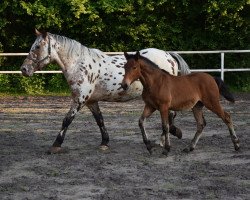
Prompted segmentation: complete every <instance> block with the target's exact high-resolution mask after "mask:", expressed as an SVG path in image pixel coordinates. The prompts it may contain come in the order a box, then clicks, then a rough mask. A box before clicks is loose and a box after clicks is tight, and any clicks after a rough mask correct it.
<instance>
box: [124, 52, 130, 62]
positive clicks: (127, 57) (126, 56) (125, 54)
mask: <svg viewBox="0 0 250 200" xmlns="http://www.w3.org/2000/svg"><path fill="white" fill-rule="evenodd" d="M124 56H125V58H126V60H128V59H129V55H128V53H127V52H124Z"/></svg>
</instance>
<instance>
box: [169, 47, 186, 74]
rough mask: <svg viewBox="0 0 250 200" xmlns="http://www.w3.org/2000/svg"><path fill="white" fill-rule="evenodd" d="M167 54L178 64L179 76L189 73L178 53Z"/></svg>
mask: <svg viewBox="0 0 250 200" xmlns="http://www.w3.org/2000/svg"><path fill="white" fill-rule="evenodd" d="M168 53H169V54H170V55H171V56H172V57H173V58H174V59H175V60H176V61H177V62H178V65H179V67H178V68H179V70H180V73H181V75H185V74H190V73H191V71H190V69H189V66H188V64H187V63H186V61H185V60H184V59H183V58H182V57H181V56H180V55H179V54H178V53H174V52H168Z"/></svg>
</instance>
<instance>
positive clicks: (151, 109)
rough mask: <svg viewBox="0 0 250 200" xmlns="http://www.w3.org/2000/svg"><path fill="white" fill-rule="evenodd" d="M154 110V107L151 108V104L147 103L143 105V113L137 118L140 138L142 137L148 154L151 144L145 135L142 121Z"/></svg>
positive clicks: (150, 151)
mask: <svg viewBox="0 0 250 200" xmlns="http://www.w3.org/2000/svg"><path fill="white" fill-rule="evenodd" d="M154 111H155V109H154V108H152V107H151V106H149V105H147V104H146V105H145V107H144V110H143V113H142V115H141V117H140V119H139V127H140V129H141V133H142V139H143V142H144V144H145V145H146V147H147V150H148V151H149V153H150V154H152V147H153V146H152V144H151V142H150V140H148V136H147V133H146V131H145V128H144V121H145V119H146V118H148V117H149V116H150V115H151V114H152V113H153V112H154Z"/></svg>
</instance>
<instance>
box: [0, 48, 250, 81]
mask: <svg viewBox="0 0 250 200" xmlns="http://www.w3.org/2000/svg"><path fill="white" fill-rule="evenodd" d="M172 52H175V53H179V54H220V61H221V62H220V68H219V69H191V71H192V72H220V74H221V79H222V80H224V76H225V72H242V71H250V68H233V69H228V68H225V54H229V53H231V54H232V53H250V50H216V51H172ZM105 53H106V54H108V55H121V54H123V52H105ZM27 55H28V53H0V56H27ZM35 73H39V74H41V73H44V74H56V73H57V74H59V73H62V71H36V72H35ZM0 74H21V71H0Z"/></svg>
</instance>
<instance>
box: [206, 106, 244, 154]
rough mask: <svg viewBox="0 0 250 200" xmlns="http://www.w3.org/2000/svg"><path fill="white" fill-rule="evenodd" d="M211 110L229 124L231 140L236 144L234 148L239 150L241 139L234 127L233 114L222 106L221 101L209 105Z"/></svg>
mask: <svg viewBox="0 0 250 200" xmlns="http://www.w3.org/2000/svg"><path fill="white" fill-rule="evenodd" d="M207 108H208V109H209V110H211V111H212V112H214V113H215V114H217V115H218V117H220V118H221V119H222V120H223V121H224V123H225V124H226V125H227V127H228V130H229V133H230V137H231V140H232V142H233V144H234V149H235V150H236V151H238V150H239V148H240V143H239V139H238V137H237V135H236V133H235V131H234V127H233V122H232V119H231V116H230V114H229V113H228V112H226V111H224V110H223V108H222V106H221V105H220V102H219V101H218V102H213V106H210V107H207Z"/></svg>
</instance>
